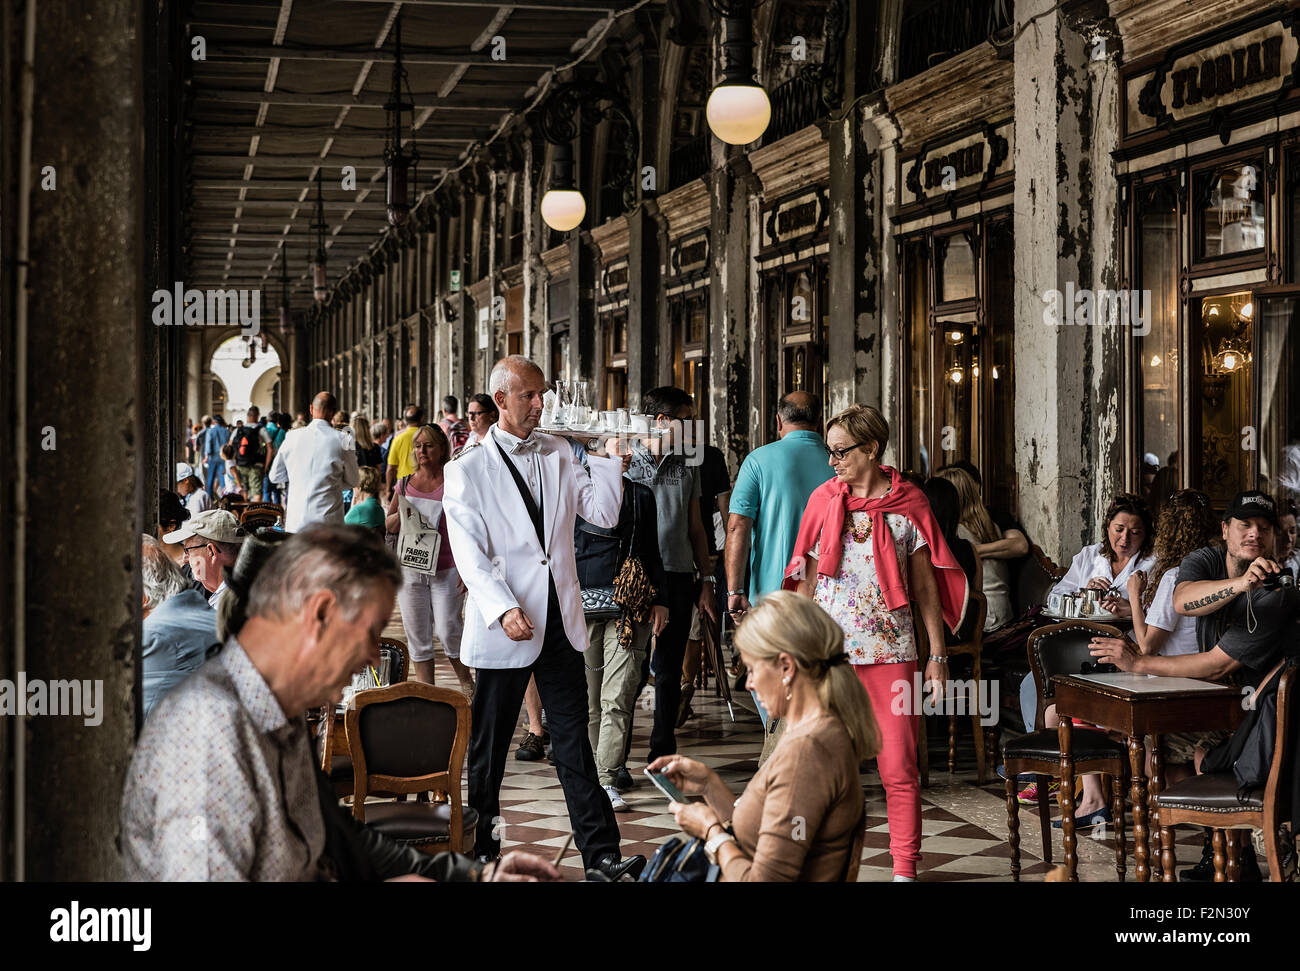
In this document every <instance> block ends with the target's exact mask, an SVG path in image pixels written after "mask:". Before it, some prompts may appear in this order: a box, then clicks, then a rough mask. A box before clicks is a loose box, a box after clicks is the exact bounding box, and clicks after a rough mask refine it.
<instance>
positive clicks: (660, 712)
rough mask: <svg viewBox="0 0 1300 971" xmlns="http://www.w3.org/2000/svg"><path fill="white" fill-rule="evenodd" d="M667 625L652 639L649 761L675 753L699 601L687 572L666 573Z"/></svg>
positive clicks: (692, 581) (693, 578)
mask: <svg viewBox="0 0 1300 971" xmlns="http://www.w3.org/2000/svg"><path fill="white" fill-rule="evenodd" d="M665 577H666V580H667V582H666V584H665V586H666V587H667V588H668V626H667V627H665V628H664V629H663V633H661V634H660V635H659V636H658V638H656V639H655V651H654V655H653V656H652V657H651V659H650V670H651V672H653V674H654V676H655V717H654V727H653V728H652V729H651V730H650V761H652V762H653V761H654V760H655V759H657V758H659V756H661V755H675V754H676V753H677V709H678V708H679V707H680V706H681V703H682V662H683V661H684V660H685V658H686V639H687V637H688V636H689V635H690V633H691V607H692V606H693V605H694V604H695V601H696V599H698V594H697V593H696V589H695V577H694V576H693V575H692V574H690V573H667V574H665Z"/></svg>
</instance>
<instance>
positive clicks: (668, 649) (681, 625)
mask: <svg viewBox="0 0 1300 971" xmlns="http://www.w3.org/2000/svg"><path fill="white" fill-rule="evenodd" d="M641 410H642V411H643V412H644V413H645V414H647V415H649V416H650V420H651V421H652V422H654V425H655V427H656V428H660V429H664V430H665V432H666V434H664V435H662V436H652V437H647V438H644V439H641V441H640V442H638V443H636V444H634V445H633V446H632V462H631V465H630V466H629V468H628V470H627V473H626V476H627V478H628V479H630V480H632V481H633V482H640V483H642V484H644V485H647V486H649V487H650V489H651V490H652V491H653V492H654V494H655V509H656V512H657V514H658V517H659V547H660V552H661V553H662V555H663V561H664V574H665V577H666V585H667V588H668V589H667V594H668V626H667V627H665V628H664V629H663V631H662V632H661V633H660V634H659V636H658V638H656V640H655V650H654V655H653V657H652V658H651V661H650V668H651V670H652V671H653V672H654V676H655V717H654V728H653V730H652V731H651V733H650V759H651V760H652V761H653V760H654V759H656V758H658V757H659V756H661V755H673V754H675V753H676V752H677V737H676V733H675V728H676V723H677V709H678V707H679V706H680V704H681V695H682V686H681V680H682V659H683V658H684V657H685V654H686V640H687V637H688V635H689V634H690V629H691V608H692V606H694V605H695V604H696V603H698V604H699V607H700V609H701V610H703V611H704V612H705V613H706V614H708V615H709V616H710V617H712V618H713V619H714V620H715V621H716V620H717V619H718V607H717V599H716V597H715V595H714V592H713V585H714V583H715V578H714V577H713V576H712V574H711V572H710V571H711V570H712V560H711V559H710V558H709V542H708V537H707V534H706V533H705V531H704V521H703V520H702V519H701V518H700V467H699V465H698V463H692V462H688V461H687V456H686V455H685V454H683V452H682V449H681V445H682V441H683V431H684V427H685V423H686V422H693V421H694V420H695V402H694V401H693V400H692V398H691V396H690V395H689V394H687V393H686V392H685V391H683V390H682V389H681V388H671V387H664V388H655V389H654V390H652V391H648V392H646V394H645V396H644V397H643V398H642V399H641ZM697 570H698V572H699V574H700V578H701V583H700V585H699V587H697V585H696V583H695V574H696V571H697Z"/></svg>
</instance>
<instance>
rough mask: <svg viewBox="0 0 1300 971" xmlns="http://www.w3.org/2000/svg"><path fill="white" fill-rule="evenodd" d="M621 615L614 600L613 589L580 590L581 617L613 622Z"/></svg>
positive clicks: (607, 587) (591, 588) (611, 587)
mask: <svg viewBox="0 0 1300 971" xmlns="http://www.w3.org/2000/svg"><path fill="white" fill-rule="evenodd" d="M622 613H623V608H622V607H620V606H619V605H618V601H616V600H615V599H614V587H613V586H604V587H584V588H583V589H582V615H583V617H585V618H586V619H587V620H589V621H590V620H613V619H615V618H616V617H618V616H619V615H620V614H622Z"/></svg>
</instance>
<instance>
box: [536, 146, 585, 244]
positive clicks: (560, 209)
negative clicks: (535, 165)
mask: <svg viewBox="0 0 1300 971" xmlns="http://www.w3.org/2000/svg"><path fill="white" fill-rule="evenodd" d="M586 215H587V200H586V199H584V198H583V197H582V193H581V192H580V191H578V187H577V185H576V184H575V182H574V179H573V146H572V145H569V144H566V143H564V142H561V143H559V144H557V145H555V146H554V150H553V152H552V155H551V187H550V188H549V189H548V190H547V191H546V195H544V196H542V221H543V222H544V223H546V225H548V226H550V227H551V228H552V229H554V230H555V231H556V232H557V233H567V232H568V231H569V230H571V229H576V228H577V227H578V226H579V225H580V224H581V223H582V220H583V218H584V217H585V216H586Z"/></svg>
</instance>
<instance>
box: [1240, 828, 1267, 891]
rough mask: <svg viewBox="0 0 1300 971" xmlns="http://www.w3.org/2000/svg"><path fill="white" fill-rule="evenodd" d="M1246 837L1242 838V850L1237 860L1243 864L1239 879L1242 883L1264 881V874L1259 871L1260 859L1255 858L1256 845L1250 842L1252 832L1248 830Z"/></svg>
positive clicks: (1245, 831)
mask: <svg viewBox="0 0 1300 971" xmlns="http://www.w3.org/2000/svg"><path fill="white" fill-rule="evenodd" d="M1242 832H1244V833H1246V837H1245V839H1243V840H1242V846H1241V850H1240V852H1238V854H1237V862H1238V864H1240V866H1241V872H1240V873H1239V874H1238V876H1237V879H1238V880H1240V881H1241V882H1242V883H1263V882H1264V874H1262V873H1260V872H1259V860H1258V859H1256V858H1255V847H1254V846H1253V845H1252V844H1251V842H1250V834H1249V831H1247V830H1242Z"/></svg>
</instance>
